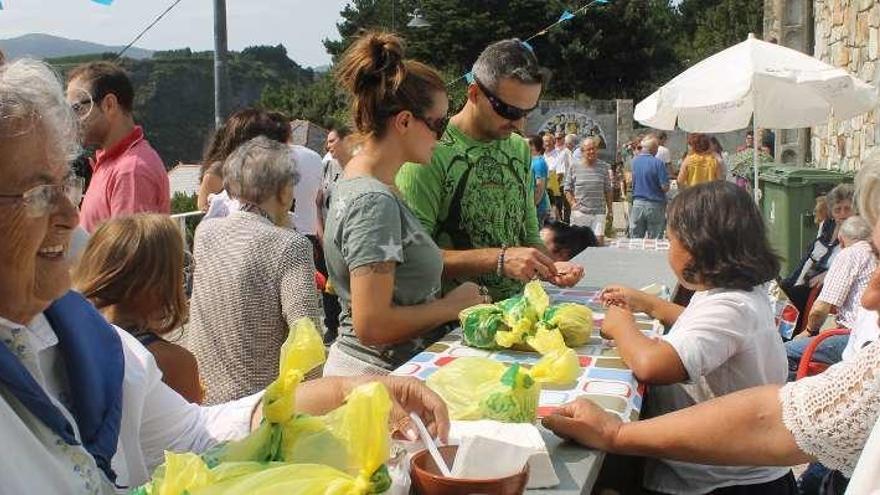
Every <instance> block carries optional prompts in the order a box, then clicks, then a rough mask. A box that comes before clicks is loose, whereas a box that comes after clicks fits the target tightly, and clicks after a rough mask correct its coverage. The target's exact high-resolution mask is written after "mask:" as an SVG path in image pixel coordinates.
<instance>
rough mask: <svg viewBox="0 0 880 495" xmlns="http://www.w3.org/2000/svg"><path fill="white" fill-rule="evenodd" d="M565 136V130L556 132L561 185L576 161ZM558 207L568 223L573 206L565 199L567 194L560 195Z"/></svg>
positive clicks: (558, 171) (558, 170) (557, 165)
mask: <svg viewBox="0 0 880 495" xmlns="http://www.w3.org/2000/svg"><path fill="white" fill-rule="evenodd" d="M565 137H566V136H565V133H564V132H562V131H557V132H556V144H555V145H554V146H555V148H556V164H555V170H556V178H557V180H558V181H559V184H560V185H562V184H565V176H566V175H567V174H568V173H569V172H571V166H572V164H573V163H574V155H572V152H571V149H570V148H569V147H568V146H566V142H565ZM556 209H557V210H558V211H559V215H560V219H561V220H562V221H563V222H566V223H568V221H569V217H570V216H571V206H570V205H569V204H568V201H566V200H565V195H563V194H560V195H559V199H558V200H557V204H556Z"/></svg>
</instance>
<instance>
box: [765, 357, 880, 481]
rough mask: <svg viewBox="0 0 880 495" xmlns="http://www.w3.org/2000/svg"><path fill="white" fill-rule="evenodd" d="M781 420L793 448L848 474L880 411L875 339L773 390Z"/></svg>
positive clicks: (878, 373)
mask: <svg viewBox="0 0 880 495" xmlns="http://www.w3.org/2000/svg"><path fill="white" fill-rule="evenodd" d="M779 400H780V401H781V402H782V421H783V422H784V423H785V426H786V427H787V428H788V429H789V430H790V431H791V433H792V434H793V435H794V439H795V442H797V445H798V447H800V449H801V450H803V451H804V452H805V453H807V454H809V455H811V456H814V457H816V458H817V459H818V460H819V461H820V462H821V463H822V464H824V465H825V466H827V467H829V468H832V469H837V470H839V471H841V472H843V474H845V475H846V476H852V473H853V470H854V469H855V466H856V462H857V461H858V459H859V455H860V454H861V452H862V449H863V448H864V446H865V442H866V441H867V440H868V435H869V434H870V433H871V429H872V428H873V427H874V424H875V423H876V422H877V418H878V414H880V341H876V342H874V343H872V344H870V345H868V346H866V347H865V348H864V349H862V350H861V351H860V352H859V353H858V354H857V355H856V357H855V359H852V360H850V361H845V362H841V363H838V364H835V365H834V366H832V367H830V368H828V369H827V370H826V371H825V372H824V373H821V374H819V375H816V376H811V377H808V378H804V379H802V380H798V381H796V382H791V383H789V384H787V385H785V386H784V387H783V388H782V390H781V391H780V393H779Z"/></svg>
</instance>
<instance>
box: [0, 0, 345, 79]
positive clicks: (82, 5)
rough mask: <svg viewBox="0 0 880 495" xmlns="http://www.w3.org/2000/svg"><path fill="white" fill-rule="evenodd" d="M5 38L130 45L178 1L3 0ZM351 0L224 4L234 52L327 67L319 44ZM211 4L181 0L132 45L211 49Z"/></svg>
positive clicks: (0, 31) (0, 19) (0, 25)
mask: <svg viewBox="0 0 880 495" xmlns="http://www.w3.org/2000/svg"><path fill="white" fill-rule="evenodd" d="M0 2H2V5H3V9H2V10H0V38H2V39H6V38H14V37H16V36H20V35H22V34H28V33H45V34H51V35H54V36H62V37H65V38H71V39H78V40H83V41H91V42H95V43H102V44H106V45H126V44H128V43H129V42H130V41H131V40H132V39H133V38H134V37H135V36H136V35H137V34H138V33H139V32H140V31H141V30H142V29H144V28H145V27H147V25H149V23H150V22H152V21H153V19H155V18H156V17H157V16H158V15H159V14H161V13H162V11H164V10H165V9H166V8H167V7H168V6H169V5H171V4H172V3H173V0H139V1H138V0H114V1H113V4H112V5H110V6H104V5H101V4H98V3H95V2H93V1H92V0H0ZM347 3H348V1H347V0H227V1H226V16H227V20H226V22H227V29H228V32H229V34H228V36H229V38H228V41H229V48H230V49H231V50H240V49H242V48H244V47H247V46H253V45H277V44H278V43H281V44H283V45H284V46H285V47H286V48H287V53H288V55H289V56H290V58H291V59H293V60H294V61H295V62H297V63H298V64H300V65H302V66H305V67H315V66H319V65H325V64H329V63H330V56H329V55H328V54H327V52H326V51H325V50H324V45H323V44H322V43H321V41H322V40H323V39H324V38H338V32H337V31H336V22H337V21H338V20H339V19H340V16H339V12H340V11H341V10H342V8H343V7H344V6H345V5H346V4H347ZM213 19H214V2H213V0H181V2H180V3H179V4H178V5H177V7H175V8H174V9H173V10H172V11H171V12H169V13H168V15H166V16H165V17H164V18H163V19H162V20H161V21H160V22H159V23H158V24H157V25H156V26H155V27H153V29H151V30H150V31H149V32H147V34H145V35H144V37H143V38H141V40H140V41H139V42H138V43H137V44H136V45H135V46H138V47H140V48H147V49H150V50H166V49H173V48H184V47H190V48H192V49H193V50H210V49H213V44H214V20H213Z"/></svg>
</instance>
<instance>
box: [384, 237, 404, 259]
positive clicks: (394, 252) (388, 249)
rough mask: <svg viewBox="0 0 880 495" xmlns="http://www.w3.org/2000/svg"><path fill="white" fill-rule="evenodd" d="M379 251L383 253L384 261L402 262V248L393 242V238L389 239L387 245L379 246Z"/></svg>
mask: <svg viewBox="0 0 880 495" xmlns="http://www.w3.org/2000/svg"><path fill="white" fill-rule="evenodd" d="M379 249H381V250H382V252H384V253H385V261H392V260H394V261H397V262H401V261H403V246H401V245H400V244H398V243H396V242H394V238H389V239H388V244H385V245H380V246H379Z"/></svg>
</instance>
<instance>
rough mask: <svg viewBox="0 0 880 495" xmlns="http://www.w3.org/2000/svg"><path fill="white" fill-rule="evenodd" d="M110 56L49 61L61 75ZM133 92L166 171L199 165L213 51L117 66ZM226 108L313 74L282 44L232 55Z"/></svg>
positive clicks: (210, 108)
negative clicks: (182, 165)
mask: <svg viewBox="0 0 880 495" xmlns="http://www.w3.org/2000/svg"><path fill="white" fill-rule="evenodd" d="M113 57H114V56H113V54H111V53H106V54H101V55H85V56H74V57H64V58H55V59H50V60H49V62H50V63H51V64H52V65H53V66H55V67H56V68H57V69H58V70H60V71H61V72H62V73H65V72H67V71H68V70H70V69H71V68H73V67H75V66H76V65H78V64H81V63H84V62H87V61H90V60H99V59H107V60H112V59H113ZM120 63H121V65H122V66H123V67H125V69H126V70H127V71H128V72H129V75H130V76H131V79H132V82H133V84H134V87H135V108H134V115H135V120H136V121H137V122H138V123H139V124H142V125H143V126H144V131H145V132H146V135H147V138H148V139H149V140H150V143H151V144H152V145H153V146H154V147H155V148H156V150H157V151H158V152H159V155H160V156H161V157H162V159H163V160H164V162H165V166H166V167H167V168H172V167H173V166H174V165H176V164H177V162H178V161H182V162H189V163H193V162H197V161H198V160H199V159H200V158H201V155H202V151H203V148H204V145H205V142H206V141H207V139H208V137H209V135H210V132H211V131H212V129H213V123H214V61H213V53H212V52H192V51H191V50H189V49H182V50H172V51H164V52H156V53H155V54H154V55H153V58H152V59H148V60H133V59H128V58H124V59H122V61H121V62H120ZM227 67H228V70H229V79H230V100H231V102H230V109H231V110H233V111H234V110H235V109H238V108H242V107H245V106H249V105H256V104H257V103H258V102H259V100H260V97H261V95H262V94H263V91H264V90H265V89H266V88H267V87H269V86H272V87H278V86H288V87H290V86H293V87H300V86H304V85H307V84H310V83H311V82H312V81H313V80H314V78H315V74H314V72H313V71H312V70H311V69H304V68H302V67H301V66H299V65H298V64H297V63H296V62H294V61H292V60H290V58H288V57H287V50H286V49H285V48H284V46H282V45H278V46H255V47H250V48H246V49H244V50H242V51H241V52H230V54H229V59H228V65H227Z"/></svg>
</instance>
